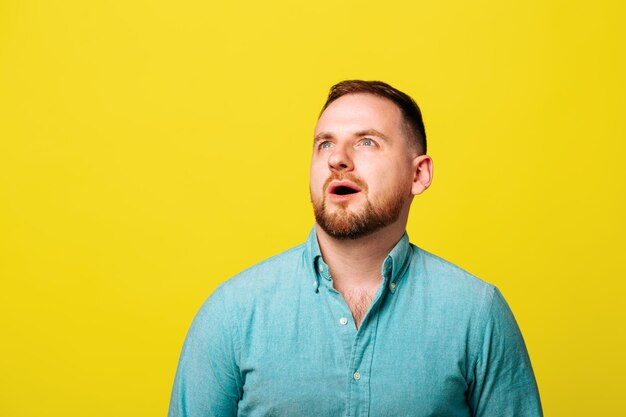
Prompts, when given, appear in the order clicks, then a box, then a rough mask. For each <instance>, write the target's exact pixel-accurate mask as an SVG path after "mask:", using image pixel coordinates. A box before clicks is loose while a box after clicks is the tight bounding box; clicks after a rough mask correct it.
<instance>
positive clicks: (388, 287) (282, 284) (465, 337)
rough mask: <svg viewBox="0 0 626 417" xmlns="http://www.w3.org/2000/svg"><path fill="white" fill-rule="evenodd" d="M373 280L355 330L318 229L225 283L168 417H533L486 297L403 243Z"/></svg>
mask: <svg viewBox="0 0 626 417" xmlns="http://www.w3.org/2000/svg"><path fill="white" fill-rule="evenodd" d="M381 275H382V277H383V280H382V284H381V285H380V287H379V288H378V291H377V292H376V294H375V296H374V299H373V300H372V303H371V306H370V309H369V310H368V312H367V314H366V315H365V317H364V318H363V321H362V323H361V325H360V327H359V328H358V330H357V328H356V326H355V323H354V321H353V319H352V315H351V313H350V309H349V308H348V305H347V304H346V302H345V300H344V299H343V297H342V295H341V294H340V293H339V292H338V291H336V290H335V289H334V288H333V280H332V277H331V276H330V274H329V271H328V265H326V263H325V262H324V260H323V259H322V256H321V252H320V249H319V246H318V242H317V238H316V234H315V229H313V231H312V232H311V234H310V235H309V238H308V240H307V242H306V243H305V244H303V245H300V246H297V247H295V248H293V249H291V250H289V251H287V252H285V253H282V254H280V255H278V256H275V257H273V258H270V259H268V260H266V261H264V262H262V263H260V264H258V265H256V266H254V267H252V268H250V269H248V270H246V271H244V272H242V273H240V274H239V275H237V276H235V277H233V278H231V279H230V280H229V281H227V282H225V283H224V284H222V285H221V286H220V287H218V289H216V290H215V292H214V293H213V294H212V295H211V296H210V297H209V299H208V300H207V301H206V302H205V303H204V304H203V306H202V307H201V309H200V311H199V312H198V314H197V315H196V317H195V319H194V320H193V323H192V325H191V328H190V330H189V333H188V334H187V338H186V340H185V344H184V346H183V350H182V353H181V356H180V361H179V365H178V370H177V373H176V379H175V381H174V388H173V391H172V397H171V402H170V409H169V417H182V416H189V417H207V416H216V417H229V416H240V417H261V416H285V417H302V416H315V417H320V416H328V417H335V416H343V417H348V416H359V417H365V416H372V417H379V416H380V417H383V416H394V417H396V416H416V417H417V416H419V417H426V416H430V417H434V416H441V417H456V416H459V417H460V416H463V417H468V416H490V417H493V416H499V417H500V416H515V417H526V416H528V417H530V416H533V417H534V416H541V415H542V411H541V404H540V400H539V394H538V391H537V385H536V382H535V378H534V375H533V372H532V368H531V364H530V360H529V358H528V354H527V351H526V347H525V345H524V341H523V339H522V335H521V333H520V331H519V328H518V326H517V324H516V322H515V319H514V318H513V315H512V313H511V311H510V309H509V307H508V306H507V304H506V302H505V300H504V298H503V297H502V295H501V294H500V292H499V291H498V290H497V289H496V288H495V287H494V286H492V285H490V284H488V283H485V282H483V281H481V280H479V279H478V278H476V277H474V276H472V275H470V274H469V273H467V272H465V271H463V270H462V269H460V268H458V267H456V266H454V265H452V264H450V263H449V262H446V261H444V260H443V259H441V258H438V257H436V256H434V255H432V254H430V253H428V252H426V251H424V250H422V249H420V248H418V247H416V246H414V245H412V244H410V243H409V239H408V236H407V235H406V234H405V235H404V236H403V237H402V239H401V240H400V241H399V242H398V243H397V244H396V246H395V247H394V248H393V250H392V251H391V252H390V253H389V255H388V256H387V257H386V259H385V261H384V263H383V265H382V271H381Z"/></svg>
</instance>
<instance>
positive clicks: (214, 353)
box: [168, 288, 242, 417]
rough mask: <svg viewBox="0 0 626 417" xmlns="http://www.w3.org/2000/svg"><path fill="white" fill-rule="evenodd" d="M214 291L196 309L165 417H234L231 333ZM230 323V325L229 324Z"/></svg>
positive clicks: (236, 379) (237, 381)
mask: <svg viewBox="0 0 626 417" xmlns="http://www.w3.org/2000/svg"><path fill="white" fill-rule="evenodd" d="M229 322H231V321H229V320H228V316H227V315H226V309H225V308H224V300H223V295H222V294H221V291H220V288H218V289H217V290H216V291H215V292H214V293H213V294H212V295H211V297H209V299H208V300H207V301H206V302H205V303H204V304H203V306H202V307H201V308H200V311H199V312H198V314H197V315H196V317H195V318H194V320H193V322H192V324H191V327H190V329H189V332H188V333H187V337H186V339H185V343H184V345H183V349H182V353H181V355H180V360H179V362H178V369H177V371H176V378H175V380H174V388H173V390H172V396H171V399H170V406H169V413H168V417H214V416H216V417H217V416H219V417H230V416H233V417H234V416H236V415H237V403H238V401H239V399H240V398H241V394H242V382H241V373H240V372H239V368H238V366H237V361H236V356H235V350H236V349H235V347H236V343H235V341H234V340H233V333H234V332H235V330H236V329H232V328H230V326H229V324H228V323H229ZM231 323H232V322H231Z"/></svg>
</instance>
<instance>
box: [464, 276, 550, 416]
mask: <svg viewBox="0 0 626 417" xmlns="http://www.w3.org/2000/svg"><path fill="white" fill-rule="evenodd" d="M491 289H492V292H491V295H492V297H491V303H490V304H491V305H490V306H488V307H487V309H486V311H487V314H486V315H484V316H483V319H482V320H480V325H481V326H482V327H483V328H482V329H481V330H479V332H478V334H480V335H481V336H482V337H479V338H478V341H477V348H476V349H477V352H476V354H477V357H476V361H475V366H474V371H473V380H472V381H471V383H470V388H469V391H468V402H469V405H470V407H471V409H472V411H473V414H472V415H473V416H475V417H492V416H501V417H541V416H543V412H542V409H541V401H540V399H539V391H538V389H537V383H536V381H535V376H534V374H533V370H532V367H531V364H530V358H529V357H528V352H527V350H526V345H525V344H524V339H523V338H522V334H521V332H520V330H519V327H518V326H517V323H516V322H515V318H514V317H513V313H512V312H511V310H510V308H509V306H508V305H507V303H506V301H505V300H504V298H503V297H502V294H501V293H500V291H499V290H498V289H497V288H494V287H491Z"/></svg>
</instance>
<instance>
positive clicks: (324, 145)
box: [317, 141, 332, 149]
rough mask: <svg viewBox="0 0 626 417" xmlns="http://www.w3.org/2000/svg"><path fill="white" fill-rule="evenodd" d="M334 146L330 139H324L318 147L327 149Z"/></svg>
mask: <svg viewBox="0 0 626 417" xmlns="http://www.w3.org/2000/svg"><path fill="white" fill-rule="evenodd" d="M331 146H332V143H330V142H328V141H324V142H322V143H320V144H319V145H318V146H317V147H318V148H319V149H327V148H330V147H331Z"/></svg>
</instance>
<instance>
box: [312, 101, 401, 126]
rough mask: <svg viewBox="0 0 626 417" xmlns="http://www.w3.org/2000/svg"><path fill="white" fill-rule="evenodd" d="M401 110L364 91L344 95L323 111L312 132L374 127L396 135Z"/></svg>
mask: <svg viewBox="0 0 626 417" xmlns="http://www.w3.org/2000/svg"><path fill="white" fill-rule="evenodd" d="M401 121H402V112H401V111H400V108H399V107H398V106H397V105H396V104H395V103H394V102H392V101H391V100H388V99H386V98H383V97H379V96H375V95H373V94H368V93H358V94H347V95H345V96H342V97H339V98H338V99H337V100H335V101H333V102H332V103H331V104H330V105H329V106H328V107H327V108H326V110H324V112H323V113H322V115H321V116H320V118H319V120H318V121H317V125H316V126H315V134H316V135H317V134H319V133H331V134H337V135H341V134H342V133H345V134H349V133H351V132H355V131H361V130H364V129H375V130H378V131H380V132H382V133H384V134H385V135H388V136H396V135H398V134H400V133H401V132H400V128H401Z"/></svg>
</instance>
